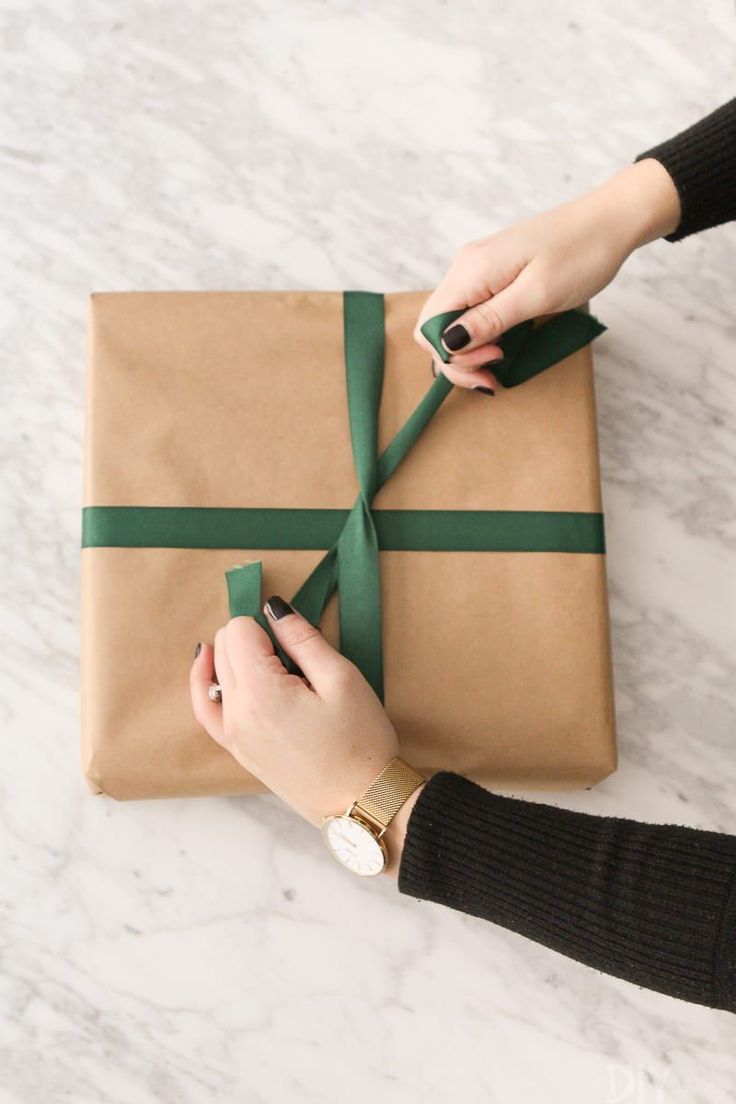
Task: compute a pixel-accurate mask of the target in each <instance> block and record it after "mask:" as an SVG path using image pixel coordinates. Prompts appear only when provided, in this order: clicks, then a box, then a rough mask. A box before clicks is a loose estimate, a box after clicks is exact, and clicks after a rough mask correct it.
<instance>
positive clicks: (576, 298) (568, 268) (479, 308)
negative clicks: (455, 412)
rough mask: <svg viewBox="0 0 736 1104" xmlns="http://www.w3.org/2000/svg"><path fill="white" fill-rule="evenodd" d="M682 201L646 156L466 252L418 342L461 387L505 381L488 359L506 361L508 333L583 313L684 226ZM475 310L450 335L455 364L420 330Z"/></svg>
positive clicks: (431, 302)
mask: <svg viewBox="0 0 736 1104" xmlns="http://www.w3.org/2000/svg"><path fill="white" fill-rule="evenodd" d="M679 221H680V200H679V197H678V194H677V191H676V189H675V185H674V183H673V181H672V178H671V177H670V175H669V173H668V172H667V170H666V169H665V168H664V167H663V166H662V165H661V164H660V163H659V162H658V161H655V160H654V159H652V158H646V159H645V160H643V161H638V162H636V163H635V164H633V165H631V166H629V167H628V168H626V169H623V170H622V171H621V172H619V173H616V175H615V176H613V177H611V178H610V179H609V180H607V181H606V182H605V183H604V184H602V185H601V186H600V187H598V188H595V189H594V190H593V191H591V192H587V193H586V194H585V195H583V196H581V197H580V198H579V199H574V200H571V201H570V202H568V203H564V204H563V205H562V206H560V207H556V208H554V209H553V210H551V211H547V212H545V213H544V214H541V215H536V216H534V217H533V218H529V219H525V220H524V221H523V222H518V223H516V224H515V225H513V226H510V227H508V228H507V229H505V230H501V231H500V232H499V233H497V234H492V235H491V236H490V237H488V238H480V239H478V240H477V241H472V242H469V243H468V244H467V245H465V246H463V247H462V249H461V250H460V251H459V253H458V254H457V256H456V257H455V259H454V260H453V262H452V264H451V265H450V267H449V269H448V271H447V273H446V275H445V277H444V278H443V280H442V282H441V283H440V284H439V285H438V287H437V288H436V289H435V291H433V292H432V294H431V295H430V297H429V298H428V299H427V301H426V302H425V304H424V306H423V307H422V311H421V313H420V315H419V319H418V320H417V325H416V328H415V330H414V338H415V340H416V341H417V342H418V343H419V344H420V345H421V346H422V348H425V349H428V350H429V351H430V352H432V353H433V354H434V357H435V361H434V363H435V366H436V368H437V369H441V371H442V372H443V373H444V374H445V375H446V376H447V378H448V379H449V380H450V381H451V382H452V383H455V384H457V385H458V386H460V387H470V388H473V387H478V386H482V387H484V388H486V389H487V388H488V387H490V388H491V389H493V390H495V389H496V388H497V387H498V386H499V384H498V380H497V379H496V376H495V375H494V374H493V369H492V366H491V367H488V365H489V362H494V361H499V360H501V359H502V358H503V348H502V347H501V345H499V344H498V341H499V339H500V338H501V337H502V335H503V333H504V331H505V330H508V329H510V328H511V327H512V326H516V325H517V324H518V323H519V322H524V321H526V320H527V319H530V318H535V317H537V316H539V315H543V314H552V313H555V312H557V311H564V310H569V309H570V308H572V307H579V306H580V305H581V304H582V303H584V302H586V301H587V300H588V299H590V298H591V297H592V296H593V295H595V294H596V293H597V292H599V291H600V290H601V289H602V288H604V287H605V286H606V285H607V284H608V283H610V281H611V280H612V279H613V277H614V276H615V275H616V273H617V272H618V270H619V268H620V267H621V265H622V264H623V263H624V261H625V260H626V258H627V257H628V256H629V254H630V253H632V252H633V251H634V250H635V249H636V248H637V247H638V246H640V245H644V243H645V242H648V241H652V240H653V239H654V238H658V237H662V236H663V235H666V234H670V233H672V232H673V231H674V230H676V228H677V226H678V223H679ZM463 307H469V309H468V310H466V311H465V313H464V314H463V315H462V316H461V317H459V318H458V319H456V321H455V322H452V323H451V324H450V325H449V326H448V327H447V329H446V330H445V331H444V334H443V344H444V345H445V348H446V349H447V351H448V352H449V353H451V360H450V362H449V364H444V363H442V362H440V360H439V358H438V357H437V355H436V352H435V350H434V349H432V346H431V345H430V343H429V342H428V341H427V339H426V338H425V337H424V335H423V334H422V333H421V330H420V327H421V326H422V325H423V323H424V322H426V320H427V319H428V318H431V317H432V316H433V315H436V314H441V313H443V312H444V311H449V310H458V309H460V308H463Z"/></svg>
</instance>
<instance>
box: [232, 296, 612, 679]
mask: <svg viewBox="0 0 736 1104" xmlns="http://www.w3.org/2000/svg"><path fill="white" fill-rule="evenodd" d="M463 313H464V311H463V310H454V311H447V312H445V313H444V314H440V315H435V316H434V317H433V318H431V319H428V320H427V322H425V323H424V325H423V326H422V327H421V330H422V333H423V334H424V335H425V337H426V338H427V339H428V340H429V342H430V343H431V344H432V346H433V347H434V348H435V349H436V351H437V353H438V355H439V356H440V357H441V359H442V360H443V361H444V362H445V363H446V362H447V361H448V360H449V354H448V353H447V352H446V350H445V349H444V347H443V346H442V343H441V335H442V333H443V331H444V330H445V329H446V327H447V326H448V325H449V324H450V322H453V321H454V320H455V319H456V318H458V317H459V316H460V315H461V314H463ZM605 328H606V327H605V326H603V325H602V324H601V323H600V322H598V320H597V319H595V318H594V317H593V316H592V315H589V314H586V313H583V312H581V311H565V312H564V313H562V314H559V315H556V316H555V317H554V318H553V319H552V320H551V321H549V322H546V323H544V324H543V325H541V326H534V325H533V323H531V322H522V323H521V324H520V325H518V326H514V327H513V328H512V329H510V330H507V332H506V334H505V335H504V338H503V348H504V360H503V362H502V364H501V365H498V366H494V371H495V373H496V375H497V376H498V378H499V379H500V381H501V382H502V383H503V384H504V386H506V387H515V386H517V385H518V384H520V383H523V382H524V381H525V380H527V379H530V378H531V377H532V376H535V375H537V374H538V373H539V372H542V371H544V369H546V368H548V367H549V366H550V365H552V364H555V363H556V362H557V361H558V360H562V359H563V358H564V357H566V356H569V355H570V354H571V353H573V352H575V351H576V350H577V349H579V348H581V347H582V346H583V345H587V344H588V342H590V341H591V340H592V339H593V338H594V337H596V336H598V334H600V333H602V332H603V331H604V330H605ZM343 330H344V345H345V380H346V387H347V399H348V413H349V420H350V439H351V446H352V452H353V459H354V463H355V471H356V475H357V479H358V486H359V492H358V496H357V498H356V500H355V503H354V505H353V507H352V509H351V511H350V513H349V514H348V516H347V519H346V521H345V524H344V526H343V528H342V531H341V532H340V534H339V536H338V537H337V539H336V540H335V542H334V543H333V544H332V546H331V547H330V548H329V549H328V551H327V552H326V553H325V555H324V556H323V558H322V559H321V560H320V561H319V563H318V564H317V566H316V567H315V568H314V570H313V571H312V573H311V574H310V575H309V577H308V578H307V579H306V580H305V581H304V583H303V584H302V586H301V587H300V588H299V590H298V591H297V593H296V594H295V595H294V596H293V598H292V599H291V604H292V605H293V606H294V608H295V609H297V610H298V611H299V613H301V614H302V616H303V617H305V618H306V619H307V620H308V621H310V622H311V623H312V624H313V625H315V626H317V625H318V624H319V621H320V619H321V617H322V613H323V611H324V608H325V606H326V605H327V602H328V601H329V599H330V597H331V596H332V594H333V592H334V591H335V589H336V588H339V595H340V608H339V622H340V651H341V652H342V654H343V655H345V656H347V658H348V659H350V660H352V662H354V663H355V664H356V665H357V666H358V667H359V668H360V670H361V671H362V672H363V674H364V676H365V677H366V679H367V680H368V682H369V683H370V685H371V686H372V687H373V689H374V690H375V692H376V694H377V695H378V697H379V698H380V700H381V701H383V699H384V680H383V652H382V643H381V579H380V567H379V557H378V553H379V547H380V545H379V539H378V534H377V532H376V524H375V520H374V517H373V513H372V510H371V503H372V501H373V498H374V496H375V495H376V493H377V492H378V490H380V488H381V487H382V486H383V485H384V483H386V481H387V480H388V479H390V478H391V476H392V475H393V473H394V472H395V471H396V469H397V468H398V467H399V465H400V464H401V463H402V461H403V460H404V457H405V456H406V455H407V453H408V452H409V450H410V449H411V447H412V446H413V445H414V443H415V442H416V441H417V439H418V438H419V436H420V434H421V433H422V431H423V430H424V428H425V427H426V426H427V425H428V423H429V422H430V421H431V419H432V418H433V417H434V415H435V413H436V412H437V410H438V409H439V407H440V406H441V404H442V403H443V402H444V400H445V399H446V398H447V396H448V394H449V393H450V391H451V390H452V388H453V385H452V384H451V383H450V381H449V380H448V379H447V378H446V377H445V376H442V375H440V376H439V377H438V378H437V379H436V380H435V381H434V382H433V383H432V385H431V386H430V388H429V390H428V391H427V393H426V394H425V395H424V397H423V398H422V400H421V401H420V403H419V405H418V406H417V407H416V409H415V410H414V412H413V413H412V414H411V416H410V417H409V418H408V420H407V421H406V422H405V423H404V425H403V426H402V427H401V429H400V430H399V431H398V433H397V434H396V436H395V437H394V438H393V440H392V441H391V442H390V444H389V445H388V446H387V448H386V449H385V450H384V452H383V453H382V454H380V456H379V454H378V415H379V409H380V403H381V392H382V390H383V372H384V354H385V324H384V299H383V295H381V294H378V293H374V292H366V291H346V292H344V293H343ZM499 524H500V525H502V524H503V522H502V521H499ZM225 574H226V580H227V587H228V599H229V608H230V615H231V617H236V616H242V615H245V616H250V617H255V618H256V620H257V621H258V623H259V624H260V625H261V627H262V628H264V629H265V630H266V632H268V634H269V636H270V637H271V639H272V641H273V643H274V647H275V648H276V651H277V654H278V655H279V656H280V658H281V660H282V662H283V663H284V665H285V666H286V668H287V670H289V671H292V672H293V671H295V670H298V668H296V667H295V665H294V663H293V661H292V660H291V659H290V657H289V656H287V655H286V654H285V653H284V651H283V649H281V648H280V646H279V644H278V641H276V639H275V637H274V635H273V633H272V631H271V627H270V624H269V623H268V622H267V620H266V618H265V617H264V616H263V613H262V612H261V562H260V560H259V561H254V562H252V563H249V564H243V565H242V566H240V567H235V568H231V569H230V570H229V571H227V572H226V573H225Z"/></svg>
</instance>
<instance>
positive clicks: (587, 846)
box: [398, 100, 736, 1012]
mask: <svg viewBox="0 0 736 1104" xmlns="http://www.w3.org/2000/svg"><path fill="white" fill-rule="evenodd" d="M644 157H653V158H655V159H656V160H658V161H660V162H661V163H662V164H663V165H664V167H665V168H666V169H667V171H668V172H669V173H670V175H671V176H672V179H673V181H674V183H675V186H676V188H677V191H678V194H679V197H680V203H681V208H682V217H681V219H680V224H679V226H678V227H677V230H676V231H675V232H674V233H673V234H670V235H669V237H668V239H667V240H669V241H678V240H680V239H681V238H684V237H686V236H687V235H688V234H693V233H695V232H696V231H698V230H704V229H706V228H708V227H710V226H716V225H718V224H719V223H723V222H727V221H729V220H731V219H734V218H736V100H731V102H730V103H728V104H725V105H724V106H723V107H721V108H719V109H718V110H717V111H714V112H713V114H712V115H709V116H708V117H707V118H705V119H703V120H702V121H701V122H699V123H696V124H695V126H692V127H690V128H689V129H688V130H685V131H683V132H682V133H681V134H679V135H677V136H676V137H675V138H671V139H670V140H669V141H667V142H663V143H662V144H661V145H659V146H655V147H653V148H652V149H651V150H648V151H647V152H646V153H643V154H640V156H639V157H638V158H637V160H641V159H643V158H644ZM398 888H399V892H401V893H405V894H409V895H410V896H412V897H416V898H423V899H424V900H427V901H435V902H438V903H439V904H442V905H447V906H449V907H450V908H454V909H458V910H460V911H461V912H466V913H470V914H471V915H473V916H480V917H483V918H484V919H486V920H492V921H493V922H494V923H496V924H500V925H502V926H503V927H505V928H509V929H511V930H512V931H516V932H519V933H520V934H521V935H525V936H527V937H528V938H530V939H534V940H536V941H537V942H539V943H543V944H545V945H546V946H548V947H551V948H553V949H554V950H556V951H559V952H561V953H562V954H565V955H568V956H569V957H570V958H574V959H577V960H578V961H579V962H583V963H586V964H587V965H589V966H592V967H595V968H597V969H599V970H603V971H605V972H606V973H608V974H613V975H614V976H616V977H620V978H625V979H626V980H627V981H631V982H634V983H636V984H638V985H643V986H646V987H647V988H650V989H656V990H659V991H660V992H662V993H667V994H669V995H671V996H674V997H681V998H682V999H684V1000H689V1001H693V1002H695V1003H698V1004H705V1005H708V1006H710V1007H713V1008H722V1009H727V1010H728V1011H731V1012H736V836H729V835H724V834H720V833H718V832H707V831H704V830H701V829H697V828H687V827H683V826H680V825H676V824H642V823H639V822H638V821H634V820H626V819H624V818H622V817H610V816H592V815H591V814H589V813H578V812H571V811H570V810H567V809H558V808H556V807H555V806H552V805H547V804H544V803H541V802H532V801H522V800H519V799H516V798H513V797H506V796H502V795H500V794H495V793H492V792H490V791H489V790H486V789H484V788H483V787H482V786H479V785H477V784H476V783H475V782H472V781H471V780H470V779H467V778H464V777H463V776H462V775H459V774H455V773H454V772H452V771H440V772H439V773H437V774H435V775H433V776H432V777H431V778H430V779H429V781H428V782H427V783H426V784H425V786H424V788H423V790H422V791H421V793H420V795H419V797H418V799H417V802H416V804H415V806H414V808H413V810H412V813H411V816H410V817H409V822H408V826H407V833H406V840H405V843H404V851H403V854H402V857H401V863H400V866H399V876H398Z"/></svg>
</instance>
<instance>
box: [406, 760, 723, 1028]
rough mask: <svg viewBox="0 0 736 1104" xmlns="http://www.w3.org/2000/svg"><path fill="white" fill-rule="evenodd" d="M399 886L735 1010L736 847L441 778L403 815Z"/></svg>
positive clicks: (701, 833)
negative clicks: (409, 811) (407, 819)
mask: <svg viewBox="0 0 736 1104" xmlns="http://www.w3.org/2000/svg"><path fill="white" fill-rule="evenodd" d="M398 889H399V892H400V893H404V894H408V895H410V896H412V897H416V898H420V899H422V898H423V899H424V900H427V901H434V902H437V903H439V904H442V905H447V906H448V907H450V908H453V909H458V910H459V911H461V912H465V913H469V914H471V915H473V916H479V917H482V918H483V919H485V920H490V921H492V922H494V923H496V924H500V925H501V926H502V927H504V928H509V929H510V930H511V931H515V932H518V933H520V934H521V935H524V936H527V937H528V938H529V939H534V940H536V942H538V943H543V944H545V945H546V946H547V947H551V948H552V949H554V950H556V951H559V952H560V953H561V954H564V955H567V956H568V957H570V958H574V959H576V960H577V961H578V962H582V963H585V964H587V965H588V966H592V967H595V968H596V969H598V970H602V971H604V972H605V973H608V974H612V975H614V976H615V977H619V978H624V979H625V980H627V981H630V982H634V983H635V984H637V985H642V986H645V987H646V988H649V989H656V990H658V991H659V992H662V993H667V994H669V995H670V996H674V997H680V998H682V999H683V1000H688V1001H692V1002H694V1003H696V1004H705V1005H708V1006H709V1007H713V1008H722V1009H726V1010H728V1011H731V1012H736V836H728V835H725V834H721V833H718V832H709V831H705V830H704V829H699V828H686V827H681V826H679V825H675V824H642V823H639V822H637V821H634V820H626V819H624V818H621V817H612V816H593V815H591V814H590V813H579V812H573V811H570V810H566V809H558V808H556V807H555V806H552V805H546V804H541V803H537V802H532V801H522V800H520V799H518V798H513V797H507V796H503V795H500V794H495V793H492V792H490V791H489V790H486V789H484V788H483V787H482V786H479V785H478V784H477V783H475V782H472V781H471V780H470V779H468V778H465V777H463V776H462V775H459V774H455V773H454V772H452V771H439V772H438V773H437V774H435V775H433V776H431V777H430V778H429V780H428V782H427V783H426V784H425V785H424V788H423V789H422V791H421V792H420V794H419V797H418V798H417V801H416V803H415V805H414V808H413V809H412V812H411V815H410V817H409V821H408V825H407V832H406V839H405V843H404V850H403V853H402V856H401V862H400V865H399V875H398Z"/></svg>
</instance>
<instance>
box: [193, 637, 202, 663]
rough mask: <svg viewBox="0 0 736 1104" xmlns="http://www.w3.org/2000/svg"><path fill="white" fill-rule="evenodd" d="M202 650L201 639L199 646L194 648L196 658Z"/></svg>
mask: <svg viewBox="0 0 736 1104" xmlns="http://www.w3.org/2000/svg"><path fill="white" fill-rule="evenodd" d="M201 651H202V641H201V640H200V642H199V644H198V645H197V647H196V648H195V649H194V658H195V659H196V658H197V656H198V655H199V653H200V652H201Z"/></svg>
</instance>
